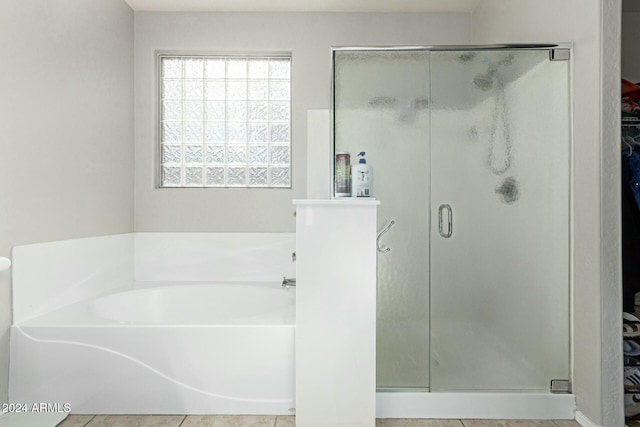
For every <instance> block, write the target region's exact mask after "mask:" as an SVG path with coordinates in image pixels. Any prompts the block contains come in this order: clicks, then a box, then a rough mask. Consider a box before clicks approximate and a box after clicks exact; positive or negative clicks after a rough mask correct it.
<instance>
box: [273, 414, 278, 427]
mask: <svg viewBox="0 0 640 427" xmlns="http://www.w3.org/2000/svg"><path fill="white" fill-rule="evenodd" d="M277 425H278V416H277V415H276V417H275V419H274V420H273V427H277Z"/></svg>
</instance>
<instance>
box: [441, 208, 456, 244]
mask: <svg viewBox="0 0 640 427" xmlns="http://www.w3.org/2000/svg"><path fill="white" fill-rule="evenodd" d="M444 210H446V211H447V227H446V230H445V227H444V215H443V214H442V213H443V212H442V211H444ZM438 231H439V232H440V236H442V237H444V238H445V239H448V238H449V237H451V234H453V211H452V210H451V205H448V204H444V205H440V207H439V208H438Z"/></svg>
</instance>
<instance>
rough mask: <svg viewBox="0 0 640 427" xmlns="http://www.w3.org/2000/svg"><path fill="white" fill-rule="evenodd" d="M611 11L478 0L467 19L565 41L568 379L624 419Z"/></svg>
mask: <svg viewBox="0 0 640 427" xmlns="http://www.w3.org/2000/svg"><path fill="white" fill-rule="evenodd" d="M616 16H617V19H616ZM619 19H620V1H619V0H608V1H604V0H588V1H585V0H567V1H562V2H558V1H555V0H536V1H533V0H519V1H513V0H486V1H484V2H483V3H482V4H481V5H480V6H479V7H478V9H477V10H476V11H475V12H474V19H473V27H474V29H473V36H474V41H476V42H478V43H496V42H520V43H530V42H572V43H573V53H572V62H573V89H574V105H573V108H574V111H573V113H574V117H573V122H574V123H573V144H574V154H573V184H572V195H573V201H572V212H573V266H572V271H573V286H574V307H573V309H574V325H573V326H574V334H573V337H574V358H573V366H574V384H573V385H574V392H575V393H576V396H577V407H578V411H580V412H581V413H582V414H584V415H585V416H586V417H588V418H589V419H591V420H592V421H593V422H595V423H596V424H597V425H606V426H619V425H620V426H621V425H623V418H622V391H621V390H622V372H621V369H622V368H621V364H620V360H622V355H621V333H620V331H621V324H620V323H621V320H620V311H621V307H622V304H621V301H622V299H621V283H620V242H619V239H620V219H619V218H620V212H619V209H620V198H619V188H620V186H619V152H620V148H619V122H617V121H618V120H619V111H620V107H619V89H617V88H616V86H615V82H616V79H619V69H618V68H617V67H618V64H619V62H618V61H619V56H618V55H619V49H620V41H619V33H618V31H619ZM616 27H617V29H616ZM616 43H617V46H616ZM604 55H606V57H604ZM603 57H604V58H603ZM601 64H604V65H605V67H604V70H605V73H604V74H602V73H601ZM607 67H608V68H607ZM616 72H617V75H616ZM601 91H602V92H601ZM603 111H604V112H605V113H606V114H603V113H602V112H603ZM601 197H602V199H601ZM601 207H602V211H601ZM601 236H602V239H601ZM601 248H602V249H601ZM603 341H604V342H605V345H602V344H601V342H603Z"/></svg>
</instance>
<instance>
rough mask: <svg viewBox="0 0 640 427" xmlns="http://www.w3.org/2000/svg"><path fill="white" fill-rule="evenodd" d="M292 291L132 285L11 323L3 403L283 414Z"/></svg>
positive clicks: (289, 402) (290, 362)
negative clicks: (8, 397)
mask: <svg viewBox="0 0 640 427" xmlns="http://www.w3.org/2000/svg"><path fill="white" fill-rule="evenodd" d="M294 332H295V291H294V290H287V289H283V288H282V286H281V285H280V284H279V283H258V282H254V283H179V282H172V283H167V282H156V283H154V284H153V285H150V284H145V283H138V284H136V285H135V287H134V288H129V289H128V290H124V291H120V292H115V293H111V294H107V295H102V296H99V297H97V298H93V299H89V300H86V301H80V302H77V303H75V304H72V305H69V306H67V307H63V308H61V309H58V310H56V311H53V312H51V313H47V314H44V315H41V316H38V317H35V318H31V319H28V320H25V321H22V322H20V323H19V324H16V325H14V326H12V336H11V340H12V343H11V352H12V354H11V360H12V369H11V384H12V387H11V400H12V401H13V402H27V403H31V402H33V403H37V402H54V403H55V402H58V403H70V404H71V412H72V413H78V414H82V413H87V414H96V413H100V414H117V413H121V414H122V413H141V414H144V413H148V414H184V413H188V414H290V413H292V411H293V408H294V406H295V405H294V359H293V358H294Z"/></svg>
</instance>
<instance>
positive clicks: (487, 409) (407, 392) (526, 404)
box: [376, 387, 576, 420]
mask: <svg viewBox="0 0 640 427" xmlns="http://www.w3.org/2000/svg"><path fill="white" fill-rule="evenodd" d="M575 409H576V398H575V395H573V394H552V393H550V392H548V391H505V392H493V391H492V392H488V391H474V392H469V391H464V392H461V391H447V392H443V391H434V392H429V391H426V390H424V389H422V390H421V391H415V389H399V388H388V387H384V388H378V389H377V392H376V417H377V418H453V419H458V418H480V419H530V420H573V419H575Z"/></svg>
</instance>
